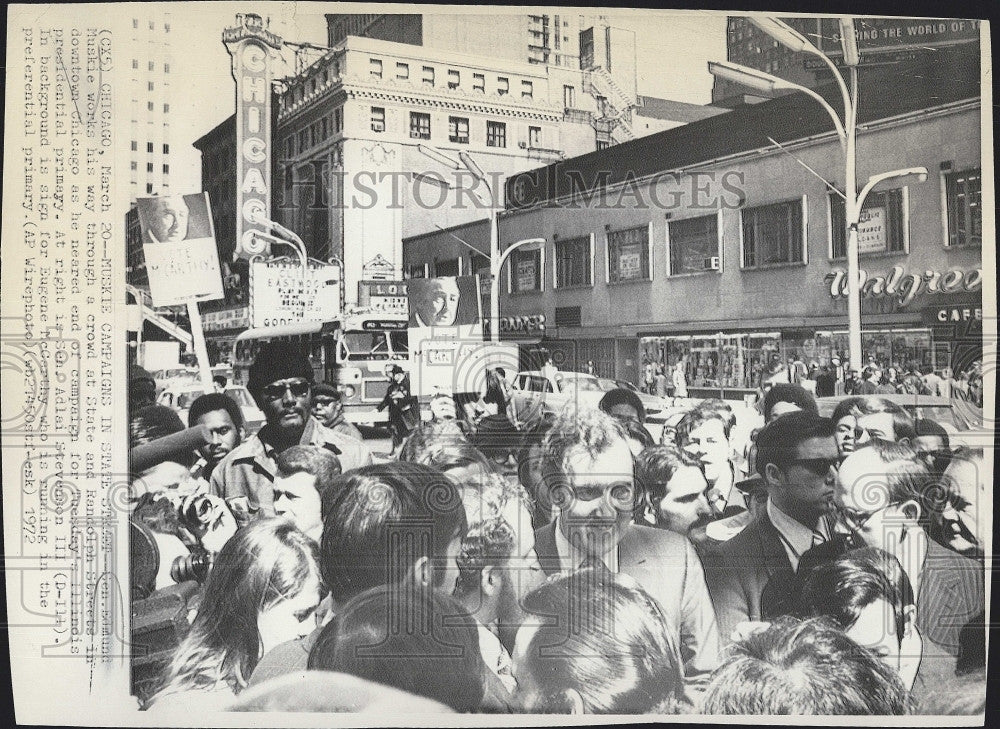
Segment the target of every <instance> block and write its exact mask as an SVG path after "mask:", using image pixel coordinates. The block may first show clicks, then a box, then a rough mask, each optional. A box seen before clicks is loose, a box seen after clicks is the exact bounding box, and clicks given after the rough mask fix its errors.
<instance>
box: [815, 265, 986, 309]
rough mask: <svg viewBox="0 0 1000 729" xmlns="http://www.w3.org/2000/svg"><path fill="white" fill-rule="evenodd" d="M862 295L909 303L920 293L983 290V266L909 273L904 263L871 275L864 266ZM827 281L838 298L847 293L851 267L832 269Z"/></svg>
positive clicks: (868, 297) (900, 304) (861, 280)
mask: <svg viewBox="0 0 1000 729" xmlns="http://www.w3.org/2000/svg"><path fill="white" fill-rule="evenodd" d="M858 273H859V279H860V283H861V298H862V299H880V298H882V299H894V300H895V302H896V303H898V305H899V306H900V307H905V306H908V305H909V304H911V303H912V302H913V300H914V299H915V298H916V297H917V295H918V294H922V293H926V294H930V295H938V294H951V293H957V292H960V291H967V292H973V291H981V290H982V287H983V269H981V268H973V269H971V270H968V271H962V270H959V269H954V268H953V269H951V270H950V271H931V270H927V271H923V272H921V273H906V271H905V269H904V268H903V267H902V266H894V267H893V268H892V270H891V271H889V273H888V275H880V276H869V275H868V272H867V271H865V270H864V269H861V270H860V271H859V272H858ZM824 281H825V282H826V283H827V284H829V286H830V296H831V297H832V298H834V299H844V298H846V297H847V271H844V270H843V269H838V270H836V271H832V272H830V273H828V274H827V275H826V277H825V279H824Z"/></svg>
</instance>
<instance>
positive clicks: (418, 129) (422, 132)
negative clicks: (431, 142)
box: [410, 111, 431, 139]
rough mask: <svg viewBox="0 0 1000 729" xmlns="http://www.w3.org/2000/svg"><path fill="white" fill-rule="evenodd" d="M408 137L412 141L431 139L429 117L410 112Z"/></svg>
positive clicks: (417, 112) (428, 115)
mask: <svg viewBox="0 0 1000 729" xmlns="http://www.w3.org/2000/svg"><path fill="white" fill-rule="evenodd" d="M410 137H411V138H413V139H430V138H431V115H430V114H421V113H420V112H419V111H411V112H410Z"/></svg>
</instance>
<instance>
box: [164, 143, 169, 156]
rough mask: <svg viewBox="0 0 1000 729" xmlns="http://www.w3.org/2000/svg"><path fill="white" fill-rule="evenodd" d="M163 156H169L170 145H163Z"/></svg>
mask: <svg viewBox="0 0 1000 729" xmlns="http://www.w3.org/2000/svg"><path fill="white" fill-rule="evenodd" d="M163 154H170V145H169V144H164V145H163Z"/></svg>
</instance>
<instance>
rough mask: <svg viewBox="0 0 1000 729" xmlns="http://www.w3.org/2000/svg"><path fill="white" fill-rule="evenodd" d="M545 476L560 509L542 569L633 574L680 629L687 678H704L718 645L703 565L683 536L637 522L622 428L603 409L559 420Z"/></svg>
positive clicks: (543, 541)
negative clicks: (596, 567)
mask: <svg viewBox="0 0 1000 729" xmlns="http://www.w3.org/2000/svg"><path fill="white" fill-rule="evenodd" d="M542 476H543V479H544V484H545V488H546V489H547V491H548V494H549V496H550V497H551V501H552V504H553V505H555V506H556V507H557V508H558V510H559V515H558V517H557V518H556V519H555V521H553V522H552V523H551V524H548V525H546V526H544V527H541V528H540V529H538V530H537V531H536V532H535V551H536V553H537V554H538V559H539V562H540V563H541V566H542V569H543V570H545V572H546V573H547V574H555V573H558V572H571V571H573V570H575V569H577V568H579V567H580V566H582V565H587V566H590V565H593V564H594V563H603V564H604V565H605V566H607V567H608V568H609V569H610V570H611V571H612V572H623V573H625V574H627V575H629V576H631V577H632V578H633V579H635V580H636V581H637V582H638V583H639V585H640V586H641V587H642V588H643V589H644V590H645V591H646V592H648V593H649V594H650V595H651V596H653V597H654V598H656V600H657V601H658V602H659V603H660V605H661V606H662V608H663V612H664V614H665V616H666V617H667V619H668V621H669V622H670V623H671V626H670V627H671V628H672V629H673V630H676V631H678V632H677V635H678V642H677V644H678V645H679V646H680V648H681V657H682V659H683V661H684V669H685V676H686V678H688V679H692V680H693V681H694V682H696V680H697V679H698V678H702V677H707V675H708V674H709V673H710V672H711V671H712V670H714V668H715V667H716V666H717V665H718V649H719V645H718V643H719V641H718V633H717V631H716V624H715V613H714V610H713V608H712V602H711V599H710V597H709V594H708V590H707V588H706V585H705V577H704V573H703V571H702V567H701V562H700V561H699V560H698V557H697V555H696V554H695V551H694V547H693V546H692V544H691V542H689V541H688V540H687V538H686V537H684V536H682V535H680V534H676V533H674V532H669V531H665V530H660V529H654V528H651V527H645V526H639V525H636V524H633V523H632V508H633V504H634V501H635V495H636V487H635V480H634V475H633V466H632V454H631V451H630V450H629V446H628V440H627V438H626V435H625V432H624V431H623V430H622V427H621V426H620V425H619V424H618V423H617V421H615V420H614V418H612V417H610V416H609V415H607V414H605V413H603V412H601V411H599V410H588V411H580V412H577V411H576V410H575V409H574V411H573V412H572V413H567V414H564V415H562V416H561V417H560V418H559V419H558V420H557V421H556V423H555V424H554V426H553V427H552V429H551V430H550V431H549V433H548V435H547V437H546V439H545V444H544V455H543V459H542Z"/></svg>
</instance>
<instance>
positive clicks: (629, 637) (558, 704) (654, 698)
mask: <svg viewBox="0 0 1000 729" xmlns="http://www.w3.org/2000/svg"><path fill="white" fill-rule="evenodd" d="M524 607H525V609H526V610H527V611H528V612H529V613H531V614H532V615H535V616H538V617H539V618H540V619H539V620H529V621H526V623H525V624H524V625H523V626H522V627H521V629H520V630H519V631H518V634H517V641H516V643H515V646H514V654H513V660H514V676H515V677H516V678H517V692H516V694H515V702H516V703H517V705H518V706H519V707H520V709H521V710H523V711H526V712H530V713H574V714H640V713H643V714H645V713H675V712H676V711H677V709H678V708H679V706H680V705H681V702H682V701H683V696H684V693H683V683H682V678H681V659H680V654H679V652H678V649H677V646H676V643H675V639H674V637H672V636H671V633H670V629H669V628H668V627H667V626H668V623H667V620H666V618H665V617H664V614H663V610H662V608H661V607H660V606H659V605H658V604H657V602H656V600H654V599H653V598H652V597H650V596H649V594H648V593H646V592H645V591H644V590H643V589H642V588H640V587H639V586H638V585H637V584H636V583H635V582H634V581H633V580H632V579H631V578H629V577H628V576H626V575H624V574H617V575H615V574H612V573H611V572H610V571H609V570H608V569H607V568H606V567H604V566H603V565H598V566H597V567H587V568H583V569H580V570H577V571H576V572H573V573H572V574H570V575H565V576H563V575H560V576H556V577H553V578H551V579H550V580H549V582H547V583H545V584H544V585H542V586H541V587H538V588H536V589H535V590H533V591H532V592H530V593H529V594H528V595H527V597H526V598H525V600H524ZM571 611H572V616H573V619H570V615H571Z"/></svg>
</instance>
